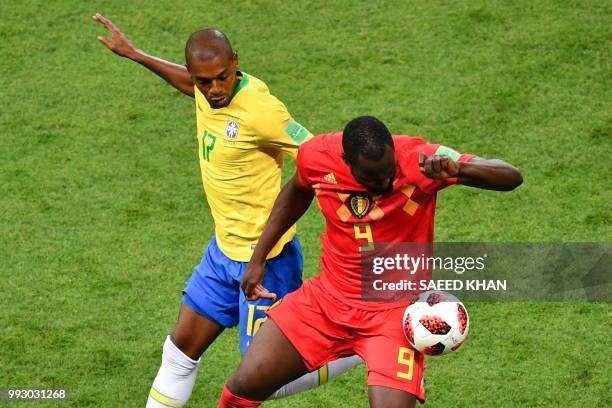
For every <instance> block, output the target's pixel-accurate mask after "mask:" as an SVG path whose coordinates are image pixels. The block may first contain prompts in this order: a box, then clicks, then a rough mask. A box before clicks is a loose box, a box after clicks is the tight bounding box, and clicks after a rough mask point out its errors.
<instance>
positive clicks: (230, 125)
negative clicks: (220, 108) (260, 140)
mask: <svg viewBox="0 0 612 408" xmlns="http://www.w3.org/2000/svg"><path fill="white" fill-rule="evenodd" d="M239 129H240V126H238V122H236V121H235V120H233V119H230V120H228V121H227V130H226V131H225V136H227V137H228V138H229V139H231V140H234V139H236V137H237V136H238V130H239Z"/></svg>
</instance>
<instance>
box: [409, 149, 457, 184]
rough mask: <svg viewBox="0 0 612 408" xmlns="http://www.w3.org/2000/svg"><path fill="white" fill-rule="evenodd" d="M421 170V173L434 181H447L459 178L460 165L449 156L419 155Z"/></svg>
mask: <svg viewBox="0 0 612 408" xmlns="http://www.w3.org/2000/svg"><path fill="white" fill-rule="evenodd" d="M419 169H420V170H421V173H423V174H425V175H426V176H427V177H429V178H431V179H434V180H445V179H447V178H449V177H457V175H458V174H459V163H458V162H456V161H454V160H453V159H451V158H450V157H448V156H429V157H427V155H426V154H425V153H423V152H421V153H419Z"/></svg>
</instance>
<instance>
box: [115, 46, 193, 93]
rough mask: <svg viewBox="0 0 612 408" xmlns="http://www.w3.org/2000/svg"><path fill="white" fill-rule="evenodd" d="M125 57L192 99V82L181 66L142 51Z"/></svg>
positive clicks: (136, 51) (135, 51) (185, 69)
mask: <svg viewBox="0 0 612 408" xmlns="http://www.w3.org/2000/svg"><path fill="white" fill-rule="evenodd" d="M126 57H127V58H129V59H131V60H132V61H135V62H137V63H139V64H140V65H142V66H144V67H145V68H147V69H148V70H150V71H152V72H154V73H155V74H157V75H158V76H160V77H161V78H163V79H164V80H165V81H166V82H168V83H169V84H170V85H172V86H173V87H175V88H176V89H178V90H179V91H181V92H182V93H184V94H185V95H187V96H191V97H192V98H193V96H194V93H193V85H194V84H193V80H192V79H191V75H189V72H188V71H187V68H185V67H184V66H183V65H179V64H175V63H174V62H170V61H166V60H163V59H161V58H157V57H154V56H152V55H149V54H146V53H145V52H144V51H142V50H134V52H133V53H131V54H130V55H126Z"/></svg>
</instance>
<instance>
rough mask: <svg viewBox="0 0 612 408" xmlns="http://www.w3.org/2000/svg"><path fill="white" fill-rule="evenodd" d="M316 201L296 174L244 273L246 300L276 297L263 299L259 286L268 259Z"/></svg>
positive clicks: (279, 200)
mask: <svg viewBox="0 0 612 408" xmlns="http://www.w3.org/2000/svg"><path fill="white" fill-rule="evenodd" d="M313 197H314V192H313V191H312V190H311V189H309V188H305V187H303V186H302V185H301V184H300V182H299V181H298V178H297V174H296V175H295V176H294V177H293V178H292V179H291V180H289V182H288V183H287V184H286V185H285V187H284V188H283V189H282V190H281V192H280V194H279V195H278V197H277V198H276V201H275V202H274V206H273V207H272V212H271V213H270V217H269V218H268V222H267V223H266V227H265V228H264V230H263V233H262V234H261V237H260V238H259V241H258V243H257V246H256V247H255V251H254V252H253V255H252V256H251V260H250V262H249V266H248V268H247V270H246V271H245V273H244V277H243V280H242V289H243V290H244V293H245V295H246V297H247V299H249V300H252V299H256V298H257V297H259V296H262V297H275V296H264V293H263V292H265V293H267V291H266V290H265V288H263V287H262V286H261V285H260V282H261V281H262V280H263V271H264V266H265V263H266V257H267V256H268V253H269V252H270V251H271V250H272V248H274V245H276V243H277V242H278V240H279V239H280V238H281V237H282V236H283V234H284V233H285V232H287V230H288V229H289V228H290V227H291V226H292V225H293V224H295V223H296V222H297V220H298V219H299V218H300V217H301V216H302V215H304V213H305V212H306V210H308V207H309V206H310V203H311V202H312V199H313ZM272 295H273V294H272Z"/></svg>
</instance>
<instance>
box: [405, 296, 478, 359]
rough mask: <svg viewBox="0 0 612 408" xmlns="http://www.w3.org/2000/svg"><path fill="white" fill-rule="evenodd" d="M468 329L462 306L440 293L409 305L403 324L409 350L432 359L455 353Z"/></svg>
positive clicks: (452, 297) (453, 297)
mask: <svg viewBox="0 0 612 408" xmlns="http://www.w3.org/2000/svg"><path fill="white" fill-rule="evenodd" d="M469 325H470V320H469V316H468V313H467V309H466V308H465V306H464V305H463V303H461V302H460V301H459V299H457V298H456V297H455V296H453V295H451V294H450V293H447V292H443V291H428V292H423V293H421V294H420V295H419V296H418V297H417V298H416V299H415V301H413V302H411V303H410V304H409V305H408V307H407V308H406V311H405V312H404V318H403V321H402V327H403V330H404V334H405V335H406V339H407V340H408V342H409V343H410V344H411V345H412V347H413V348H414V349H415V350H418V351H420V352H422V353H424V354H427V355H432V356H433V355H440V354H446V353H449V352H451V351H454V350H457V349H458V348H459V346H461V345H462V344H463V342H464V341H465V338H466V337H467V334H468V329H469Z"/></svg>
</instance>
